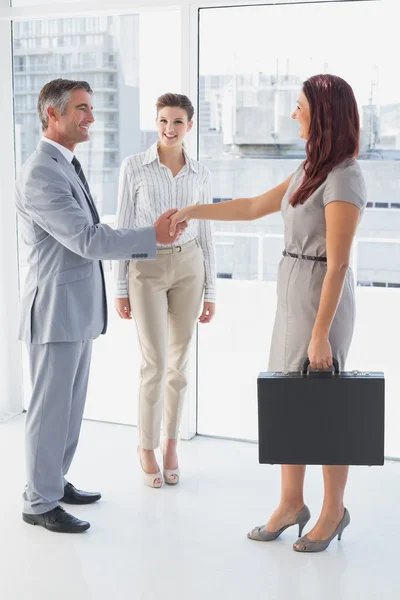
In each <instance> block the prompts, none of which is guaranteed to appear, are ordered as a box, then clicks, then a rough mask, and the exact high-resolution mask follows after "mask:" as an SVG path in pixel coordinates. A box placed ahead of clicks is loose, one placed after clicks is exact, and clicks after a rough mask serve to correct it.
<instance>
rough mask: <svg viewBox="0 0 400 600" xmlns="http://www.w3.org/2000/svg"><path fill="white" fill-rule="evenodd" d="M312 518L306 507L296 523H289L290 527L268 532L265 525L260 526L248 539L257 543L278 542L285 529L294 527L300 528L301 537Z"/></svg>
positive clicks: (286, 526)
mask: <svg viewBox="0 0 400 600" xmlns="http://www.w3.org/2000/svg"><path fill="white" fill-rule="evenodd" d="M310 518H311V514H310V511H309V509H308V507H307V506H306V505H304V506H303V508H302V509H301V511H300V512H299V513H298V515H297V517H296V520H295V522H294V523H288V525H284V526H283V527H281V528H280V529H279V530H278V531H267V530H266V529H265V525H260V527H255V528H254V529H253V530H252V531H250V533H248V534H247V537H248V538H249V540H256V541H257V542H272V541H273V540H276V539H277V538H278V537H279V536H280V535H281V533H283V532H284V531H285V529H287V528H288V527H292V525H298V526H299V536H300V535H301V534H302V532H303V529H304V527H305V526H306V525H307V523H308V521H309V520H310Z"/></svg>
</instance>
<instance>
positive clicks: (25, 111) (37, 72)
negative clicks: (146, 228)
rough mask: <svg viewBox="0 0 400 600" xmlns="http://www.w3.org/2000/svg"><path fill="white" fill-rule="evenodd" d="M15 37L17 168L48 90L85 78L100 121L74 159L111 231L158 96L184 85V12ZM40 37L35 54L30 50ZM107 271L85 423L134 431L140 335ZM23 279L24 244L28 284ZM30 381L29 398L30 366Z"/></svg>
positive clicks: (18, 30) (41, 26)
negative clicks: (60, 81) (161, 43)
mask: <svg viewBox="0 0 400 600" xmlns="http://www.w3.org/2000/svg"><path fill="white" fill-rule="evenodd" d="M170 31H175V32H176V31H177V32H178V35H176V36H170V37H169V39H168V44H166V45H165V47H164V49H163V60H162V61H160V59H159V56H158V55H157V53H155V52H154V43H155V42H154V41H155V40H156V39H162V38H163V37H165V32H170ZM88 34H90V35H88ZM13 39H14V94H15V102H14V108H15V133H16V159H17V167H18V168H19V167H20V165H21V164H22V163H23V162H24V161H25V160H26V159H27V158H28V156H29V155H30V154H31V153H32V152H33V151H34V149H35V148H36V146H37V143H38V141H39V139H40V137H41V131H40V126H39V120H38V117H37V113H36V102H37V97H38V94H39V91H40V89H41V88H42V86H43V85H44V84H45V83H46V82H47V81H50V80H51V79H55V78H56V77H64V78H69V79H83V80H87V81H88V82H89V83H90V84H91V86H92V88H93V89H94V94H93V106H94V115H95V118H96V121H95V123H94V125H93V126H92V128H91V137H90V141H89V142H87V143H84V144H81V145H80V146H77V148H76V154H77V156H78V158H79V160H80V162H81V164H82V166H83V169H84V171H85V174H86V177H87V179H88V181H89V183H90V187H91V191H92V195H93V197H94V200H95V202H96V205H97V208H98V211H99V213H100V216H101V220H102V221H103V222H106V223H109V224H111V225H113V224H114V221H115V214H116V208H117V188H118V175H119V167H120V164H121V161H122V160H123V159H124V158H125V157H126V156H128V155H131V154H135V153H137V152H140V151H142V150H144V149H147V147H148V146H150V145H151V144H152V143H153V141H154V140H155V139H156V138H157V134H156V129H155V116H156V112H155V103H156V100H157V97H158V96H159V95H161V94H163V93H165V92H168V91H174V92H177V91H178V92H179V91H180V88H181V81H180V79H181V71H180V56H181V50H180V12H179V11H175V10H165V11H161V10H160V11H159V12H157V11H152V12H151V13H148V12H143V13H140V14H132V15H125V16H115V17H111V16H109V17H81V18H78V17H76V18H65V19H46V20H38V21H33V22H30V21H29V22H16V23H15V24H14V30H13ZM32 39H35V40H36V41H37V43H35V45H34V47H35V50H34V52H32V51H31V50H28V48H30V46H29V44H28V41H29V40H32ZM45 39H46V40H47V41H46V43H43V41H44V40H45ZM104 267H105V273H106V278H107V289H108V303H109V332H108V335H107V338H100V339H99V340H98V341H97V342H96V344H95V346H94V356H93V363H92V371H91V381H90V386H89V396H88V404H87V410H86V416H87V417H90V418H95V419H104V420H107V421H116V422H122V423H133V424H134V423H136V412H137V411H136V404H137V391H138V375H139V367H140V353H139V349H138V345H137V339H136V332H135V328H134V325H133V323H132V322H123V321H121V320H120V319H118V318H117V316H116V313H115V310H114V302H113V283H112V273H111V263H110V261H107V262H105V263H104ZM25 273H26V262H25V256H24V247H23V245H22V244H20V274H21V285H23V281H24V277H25ZM24 380H25V390H26V394H25V397H26V399H27V398H28V397H29V382H28V377H27V369H25V377H24Z"/></svg>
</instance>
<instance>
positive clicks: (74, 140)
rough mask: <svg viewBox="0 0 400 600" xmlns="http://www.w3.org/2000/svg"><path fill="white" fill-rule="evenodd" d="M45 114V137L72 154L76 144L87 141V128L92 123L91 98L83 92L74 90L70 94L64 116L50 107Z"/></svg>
mask: <svg viewBox="0 0 400 600" xmlns="http://www.w3.org/2000/svg"><path fill="white" fill-rule="evenodd" d="M47 113H48V116H49V121H48V128H47V130H46V132H45V135H48V136H49V137H51V138H52V139H54V140H55V141H56V142H58V143H59V144H62V145H63V146H65V147H66V148H69V149H70V150H71V151H72V152H73V151H74V148H75V146H76V144H79V143H80V142H87V141H88V140H89V138H90V136H89V128H90V126H91V124H92V123H94V116H93V106H92V99H91V96H90V94H89V93H88V92H86V91H85V90H74V91H73V92H72V93H71V99H70V100H69V102H68V103H67V106H66V109H65V112H64V114H61V111H60V110H58V109H56V108H53V107H51V106H50V107H49V108H48V109H47Z"/></svg>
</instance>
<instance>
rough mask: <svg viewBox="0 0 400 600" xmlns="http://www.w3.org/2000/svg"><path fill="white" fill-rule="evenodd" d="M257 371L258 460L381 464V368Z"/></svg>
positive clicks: (382, 423)
mask: <svg viewBox="0 0 400 600" xmlns="http://www.w3.org/2000/svg"><path fill="white" fill-rule="evenodd" d="M308 367H309V361H308V360H306V361H305V363H304V366H303V369H302V371H298V372H294V373H260V375H259V377H258V444H259V462H260V463H268V464H293V465H296V464H297V465H303V464H304V465H383V462H384V434H385V380H384V375H383V373H380V372H365V371H349V372H339V368H338V364H337V361H336V360H335V361H334V370H333V371H332V372H330V371H309V370H308Z"/></svg>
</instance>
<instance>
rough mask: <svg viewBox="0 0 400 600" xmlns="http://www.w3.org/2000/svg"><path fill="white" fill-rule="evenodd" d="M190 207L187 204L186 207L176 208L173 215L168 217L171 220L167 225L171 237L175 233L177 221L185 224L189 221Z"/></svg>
mask: <svg viewBox="0 0 400 600" xmlns="http://www.w3.org/2000/svg"><path fill="white" fill-rule="evenodd" d="M190 208H191V207H190V206H188V207H187V208H181V210H177V211H176V212H175V213H174V214H173V215H171V216H170V217H169V220H170V221H171V224H170V226H169V235H170V236H171V237H173V236H174V235H175V231H176V228H177V226H178V225H179V223H184V222H186V224H187V223H188V222H189V221H190V219H191V216H190ZM186 226H187V225H186Z"/></svg>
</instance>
